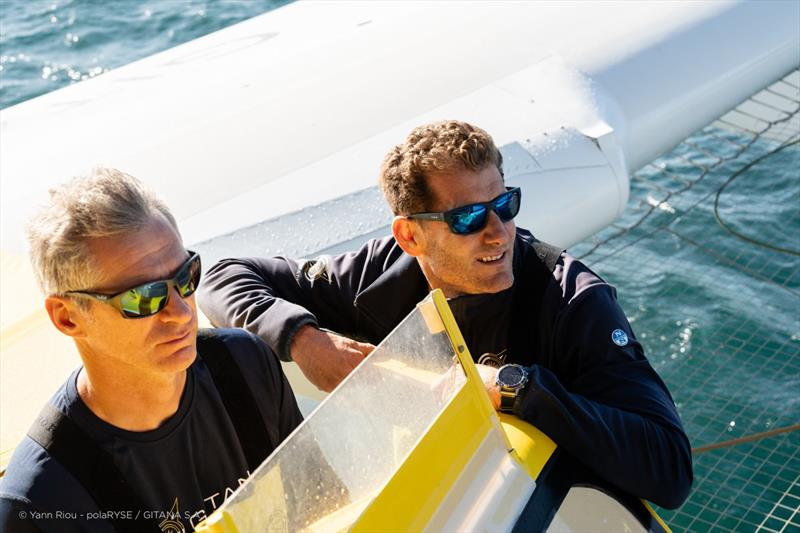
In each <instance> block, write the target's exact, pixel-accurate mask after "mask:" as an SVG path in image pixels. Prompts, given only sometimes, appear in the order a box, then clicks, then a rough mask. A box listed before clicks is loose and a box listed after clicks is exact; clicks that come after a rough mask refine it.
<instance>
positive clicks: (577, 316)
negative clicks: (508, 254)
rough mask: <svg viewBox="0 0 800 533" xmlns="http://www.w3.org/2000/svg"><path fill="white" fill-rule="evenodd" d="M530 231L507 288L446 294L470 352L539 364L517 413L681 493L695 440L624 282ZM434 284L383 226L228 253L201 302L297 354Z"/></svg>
mask: <svg viewBox="0 0 800 533" xmlns="http://www.w3.org/2000/svg"><path fill="white" fill-rule="evenodd" d="M534 241H535V239H534V238H533V236H532V235H531V234H530V233H528V232H527V231H525V230H520V229H518V230H517V237H516V242H515V248H514V277H515V282H514V285H513V287H512V288H511V289H508V290H506V291H502V292H500V293H497V294H483V295H469V296H463V297H460V298H455V299H453V300H451V301H450V304H451V307H452V309H453V313H454V315H455V316H456V320H457V322H458V325H459V327H460V329H461V330H462V333H463V334H464V337H465V339H466V341H467V344H468V347H469V349H470V352H471V353H472V355H473V358H474V359H475V360H476V361H477V362H482V363H488V364H494V365H500V364H503V363H511V362H513V363H519V364H523V365H525V366H528V367H530V381H529V385H528V386H527V387H526V389H525V391H523V394H521V396H520V399H519V400H518V402H517V404H516V406H515V411H516V413H517V414H518V415H519V416H520V417H521V418H523V419H525V420H527V421H529V422H531V423H532V424H533V425H535V426H536V427H538V428H539V429H540V430H542V431H543V432H544V433H546V434H547V435H548V436H550V437H551V438H552V439H553V440H554V441H555V442H556V444H558V445H559V446H560V447H562V448H563V449H565V450H566V451H568V452H569V453H570V454H571V455H573V456H574V457H576V458H578V459H579V460H580V461H582V462H583V463H584V464H585V465H586V466H587V467H588V468H590V469H591V470H592V471H594V472H595V473H596V474H598V475H600V476H601V477H603V478H604V479H606V480H607V481H609V482H611V483H612V484H614V485H616V486H618V487H620V488H621V489H622V490H624V491H626V492H629V493H631V494H633V495H635V496H637V497H641V498H645V499H647V500H650V501H652V502H654V503H656V504H658V505H660V506H662V507H667V508H674V507H677V506H679V505H680V504H681V503H682V502H683V501H684V500H685V499H686V497H687V496H688V493H689V489H690V487H691V483H692V461H691V449H690V445H689V440H688V439H687V437H686V434H685V433H684V431H683V427H682V425H681V422H680V418H679V416H678V413H677V411H676V409H675V404H674V402H673V401H672V398H671V396H670V394H669V391H668V390H667V388H666V386H665V385H664V383H663V381H662V380H661V379H660V378H659V376H658V375H657V374H656V372H655V370H654V369H653V368H652V366H651V365H650V364H649V362H648V361H647V359H646V358H645V356H644V351H643V349H642V346H641V344H639V342H638V341H637V340H636V337H635V335H634V333H633V331H632V329H631V326H630V324H629V323H628V320H627V319H626V317H625V314H624V313H623V311H622V309H621V308H620V306H619V305H618V303H617V301H616V292H615V289H614V288H613V287H612V286H610V285H609V284H607V283H605V282H604V281H603V280H602V279H601V278H600V277H599V276H597V275H596V274H595V273H593V272H592V271H591V270H589V269H588V268H587V267H586V266H585V265H583V264H582V263H581V262H579V261H577V260H576V259H574V258H573V257H571V256H569V255H568V254H566V253H564V254H562V255H561V257H560V259H559V261H558V263H557V265H556V267H555V269H554V270H552V271H551V270H549V269H548V268H546V267H545V266H544V264H543V263H542V261H541V260H539V258H538V257H537V256H536V254H535V250H534V248H533V246H532V245H533V243H534ZM427 292H428V284H427V281H426V279H425V277H424V275H423V273H422V271H421V269H420V268H419V265H418V264H417V262H416V259H414V258H413V257H411V256H408V255H406V254H405V253H403V251H402V250H401V249H400V248H399V246H398V245H397V244H396V243H395V242H394V240H393V239H392V238H391V237H388V238H384V239H379V240H372V241H370V242H368V243H366V244H365V245H364V246H363V247H362V248H360V249H359V250H357V251H355V252H352V253H348V254H342V255H338V256H323V257H320V258H317V259H315V260H312V261H294V260H292V259H286V258H280V257H278V258H250V259H226V260H223V261H221V262H219V263H218V264H216V265H215V266H214V267H212V268H211V270H210V271H209V273H208V275H207V276H206V278H205V281H204V282H203V284H202V285H201V288H200V298H199V301H200V306H201V308H202V309H203V311H204V312H205V313H206V315H207V316H208V317H209V319H210V320H211V321H212V323H214V324H215V325H217V326H225V327H229V326H237V327H244V328H246V329H248V330H249V331H251V332H253V333H255V334H257V335H259V336H261V337H262V338H263V339H264V340H265V341H266V342H267V343H268V344H269V345H270V346H271V347H272V348H273V349H274V350H275V351H276V353H278V355H279V356H280V357H281V358H282V359H283V360H287V361H288V360H291V358H290V353H289V346H290V344H291V340H292V337H293V335H294V334H295V333H296V332H297V330H298V329H299V328H300V327H301V326H303V325H305V324H313V325H316V326H319V327H324V328H327V329H331V330H334V331H337V332H339V333H341V334H344V335H348V336H351V337H354V338H358V339H361V340H366V341H369V342H372V343H376V344H377V343H378V342H380V341H381V340H382V339H383V338H384V337H385V336H386V335H387V334H388V333H389V332H390V331H391V330H392V329H393V328H394V327H395V326H396V325H397V324H398V323H399V322H400V321H401V320H402V319H403V318H404V317H405V316H406V315H407V314H408V313H409V312H411V311H412V310H413V309H414V305H415V304H416V303H417V302H419V301H420V300H421V299H422V298H424V296H425V295H426V294H427Z"/></svg>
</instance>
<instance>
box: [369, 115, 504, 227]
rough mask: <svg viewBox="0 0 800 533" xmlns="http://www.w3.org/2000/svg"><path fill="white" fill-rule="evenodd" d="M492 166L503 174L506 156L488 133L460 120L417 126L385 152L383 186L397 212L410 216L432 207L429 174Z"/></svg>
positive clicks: (393, 208) (393, 209)
mask: <svg viewBox="0 0 800 533" xmlns="http://www.w3.org/2000/svg"><path fill="white" fill-rule="evenodd" d="M490 165H494V166H496V167H497V169H498V170H499V171H500V175H501V176H502V175H503V156H502V155H501V154H500V150H498V149H497V147H496V146H495V144H494V141H493V140H492V137H491V136H490V135H489V134H488V133H486V132H485V131H484V130H482V129H480V128H478V127H476V126H473V125H471V124H468V123H466V122H461V121H458V120H446V121H442V122H434V123H432V124H425V125H423V126H419V127H417V128H415V129H414V130H413V131H412V132H411V133H410V134H409V135H408V137H406V140H405V142H404V143H403V144H398V145H397V146H395V147H394V148H392V149H391V150H390V151H389V153H388V154H386V157H385V158H384V160H383V164H382V165H381V174H380V187H381V190H382V191H383V195H384V197H385V198H386V201H387V202H388V203H389V207H390V208H391V209H392V212H393V213H394V214H395V215H411V214H414V213H420V212H423V211H428V210H430V209H431V205H430V204H431V203H432V198H431V197H430V196H431V193H430V190H429V189H428V187H427V185H426V183H425V176H426V174H429V173H454V172H460V171H464V170H472V171H476V172H478V171H481V170H483V169H484V168H486V167H488V166H490Z"/></svg>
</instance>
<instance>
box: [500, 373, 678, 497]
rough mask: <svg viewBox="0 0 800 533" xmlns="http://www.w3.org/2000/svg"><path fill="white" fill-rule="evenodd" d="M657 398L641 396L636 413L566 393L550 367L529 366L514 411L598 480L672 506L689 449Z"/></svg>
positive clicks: (676, 495)
mask: <svg viewBox="0 0 800 533" xmlns="http://www.w3.org/2000/svg"><path fill="white" fill-rule="evenodd" d="M648 403H649V404H650V405H649V406H648ZM658 403H659V402H655V403H652V402H647V401H643V402H642V403H641V404H640V405H639V406H638V408H639V409H640V412H632V411H628V410H625V409H622V408H618V407H613V406H609V405H605V404H602V403H599V402H597V401H592V400H590V399H587V398H585V397H583V396H580V395H578V394H574V393H570V392H568V391H567V390H566V389H564V387H563V386H562V385H561V383H560V382H559V381H558V380H557V378H556V377H555V376H554V375H553V374H552V373H551V372H549V371H548V370H546V369H542V368H540V367H538V366H534V367H533V368H532V371H531V375H530V385H529V386H528V387H527V390H526V393H525V395H524V396H523V397H522V398H521V399H520V401H519V402H517V405H516V407H515V411H516V413H517V415H518V416H520V417H521V418H523V419H524V420H526V421H528V422H530V423H532V424H533V425H535V426H536V427H537V428H539V429H540V430H542V431H543V432H544V433H545V434H547V435H548V436H549V437H550V438H552V439H553V440H554V441H555V442H556V444H558V445H559V446H561V447H563V448H564V449H565V450H567V451H568V452H570V453H571V454H572V455H574V456H575V457H576V458H578V459H579V460H580V461H582V462H583V463H584V464H585V465H586V466H587V467H589V468H590V469H591V470H593V471H594V472H595V473H596V474H598V475H600V476H602V477H603V478H604V479H606V480H608V481H610V482H611V483H613V484H615V485H617V486H619V487H620V488H622V489H623V490H625V491H627V492H629V493H631V494H633V495H635V496H638V497H640V498H645V499H647V500H650V501H652V502H654V503H656V504H658V505H660V506H662V507H667V508H675V507H677V506H679V505H680V504H681V503H682V502H683V501H684V500H685V499H686V497H687V496H688V493H689V489H690V488H691V483H692V463H691V449H690V446H689V441H688V439H687V438H686V436H685V434H684V432H683V430H682V428H680V426H679V423H678V426H675V423H674V422H670V421H669V420H668V419H669V418H671V417H670V416H669V413H666V415H667V416H664V415H665V412H663V406H659V405H658ZM653 405H655V407H654V408H652V406H653ZM631 407H632V408H633V406H631ZM648 409H652V411H651V412H650V413H646V412H642V411H647V410H648ZM659 411H662V412H659ZM675 418H676V419H677V415H675Z"/></svg>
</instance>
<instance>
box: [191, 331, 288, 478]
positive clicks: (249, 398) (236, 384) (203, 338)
mask: <svg viewBox="0 0 800 533" xmlns="http://www.w3.org/2000/svg"><path fill="white" fill-rule="evenodd" d="M197 345H198V352H199V353H200V349H199V348H200V347H201V345H202V352H201V355H202V357H203V361H205V363H206V366H208V369H209V371H210V372H211V377H212V378H213V380H214V385H216V387H217V390H218V391H219V395H220V396H221V397H222V403H223V404H224V405H225V410H226V411H227V412H228V416H229V417H230V419H231V422H232V423H233V428H234V429H235V430H236V435H237V436H238V437H239V443H240V444H241V446H242V451H244V455H245V458H246V459H247V465H248V466H249V467H250V472H254V471H255V469H256V468H257V467H258V466H259V465H260V464H261V463H262V461H264V459H266V458H267V450H268V449H271V448H272V447H273V446H270V443H271V442H272V439H270V437H269V433H268V432H267V427H266V425H265V424H264V418H263V417H262V416H261V413H260V412H259V410H258V404H257V403H256V400H255V398H254V397H253V392H252V390H251V389H250V386H249V385H248V384H247V382H246V381H245V379H244V376H243V375H242V371H241V369H240V368H239V365H238V364H237V363H236V361H235V360H234V358H233V356H232V355H231V353H230V350H229V349H228V347H227V345H226V344H225V341H224V340H222V338H220V337H219V336H218V335H217V334H215V333H214V331H213V330H210V329H201V330H200V331H199V333H198V335H197ZM272 444H275V443H272Z"/></svg>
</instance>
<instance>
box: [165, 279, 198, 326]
mask: <svg viewBox="0 0 800 533" xmlns="http://www.w3.org/2000/svg"><path fill="white" fill-rule="evenodd" d="M173 290H174V291H175V292H173V293H172V294H170V295H169V301H168V302H167V305H166V307H164V309H162V310H161V312H160V313H159V317H161V319H162V320H164V321H165V322H178V323H180V324H186V323H188V322H190V321H191V320H192V318H194V314H195V307H194V294H192V295H191V296H189V297H187V298H183V297H182V296H181V295H180V293H179V292H178V288H177V287H173Z"/></svg>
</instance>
